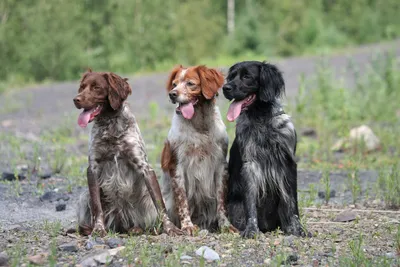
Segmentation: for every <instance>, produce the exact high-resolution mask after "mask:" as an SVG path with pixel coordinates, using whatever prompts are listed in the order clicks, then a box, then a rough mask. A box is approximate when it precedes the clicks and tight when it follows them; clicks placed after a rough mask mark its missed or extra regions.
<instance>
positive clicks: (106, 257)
mask: <svg viewBox="0 0 400 267" xmlns="http://www.w3.org/2000/svg"><path fill="white" fill-rule="evenodd" d="M112 258H113V257H112V256H111V255H110V252H108V251H104V252H102V253H99V254H97V255H95V256H93V259H94V260H95V261H96V262H98V263H100V264H106V263H111V261H112Z"/></svg>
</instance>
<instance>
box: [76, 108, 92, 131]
mask: <svg viewBox="0 0 400 267" xmlns="http://www.w3.org/2000/svg"><path fill="white" fill-rule="evenodd" d="M90 113H91V110H87V111H85V110H84V111H82V113H81V114H79V117H78V125H79V126H81V127H82V128H86V126H87V125H88V123H89V120H90Z"/></svg>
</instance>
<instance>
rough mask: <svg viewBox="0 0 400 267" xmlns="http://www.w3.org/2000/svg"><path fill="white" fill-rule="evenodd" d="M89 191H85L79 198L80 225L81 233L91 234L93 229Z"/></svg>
mask: <svg viewBox="0 0 400 267" xmlns="http://www.w3.org/2000/svg"><path fill="white" fill-rule="evenodd" d="M89 201H90V200H89V192H88V191H85V192H84V193H82V195H81V196H80V197H79V200H78V209H77V217H78V227H79V233H80V234H81V235H90V234H91V233H92V230H93V221H92V211H91V210H90V202H89Z"/></svg>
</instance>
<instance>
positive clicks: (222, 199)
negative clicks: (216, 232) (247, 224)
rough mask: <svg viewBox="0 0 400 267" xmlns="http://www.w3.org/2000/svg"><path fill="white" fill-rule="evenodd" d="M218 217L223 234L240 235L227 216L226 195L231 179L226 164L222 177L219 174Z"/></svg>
mask: <svg viewBox="0 0 400 267" xmlns="http://www.w3.org/2000/svg"><path fill="white" fill-rule="evenodd" d="M216 175H217V192H218V199H217V216H218V226H219V228H220V230H221V232H229V233H238V232H239V230H237V229H236V228H235V227H234V226H233V225H232V224H231V223H230V221H229V219H228V217H227V216H226V205H225V203H226V193H227V183H228V178H229V173H228V164H227V163H225V164H224V166H223V172H222V175H221V174H219V173H217V174H216Z"/></svg>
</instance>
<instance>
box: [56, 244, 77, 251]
mask: <svg viewBox="0 0 400 267" xmlns="http://www.w3.org/2000/svg"><path fill="white" fill-rule="evenodd" d="M58 249H59V250H61V251H67V252H77V251H78V246H77V244H76V243H75V242H70V243H67V244H62V245H60V246H58Z"/></svg>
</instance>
